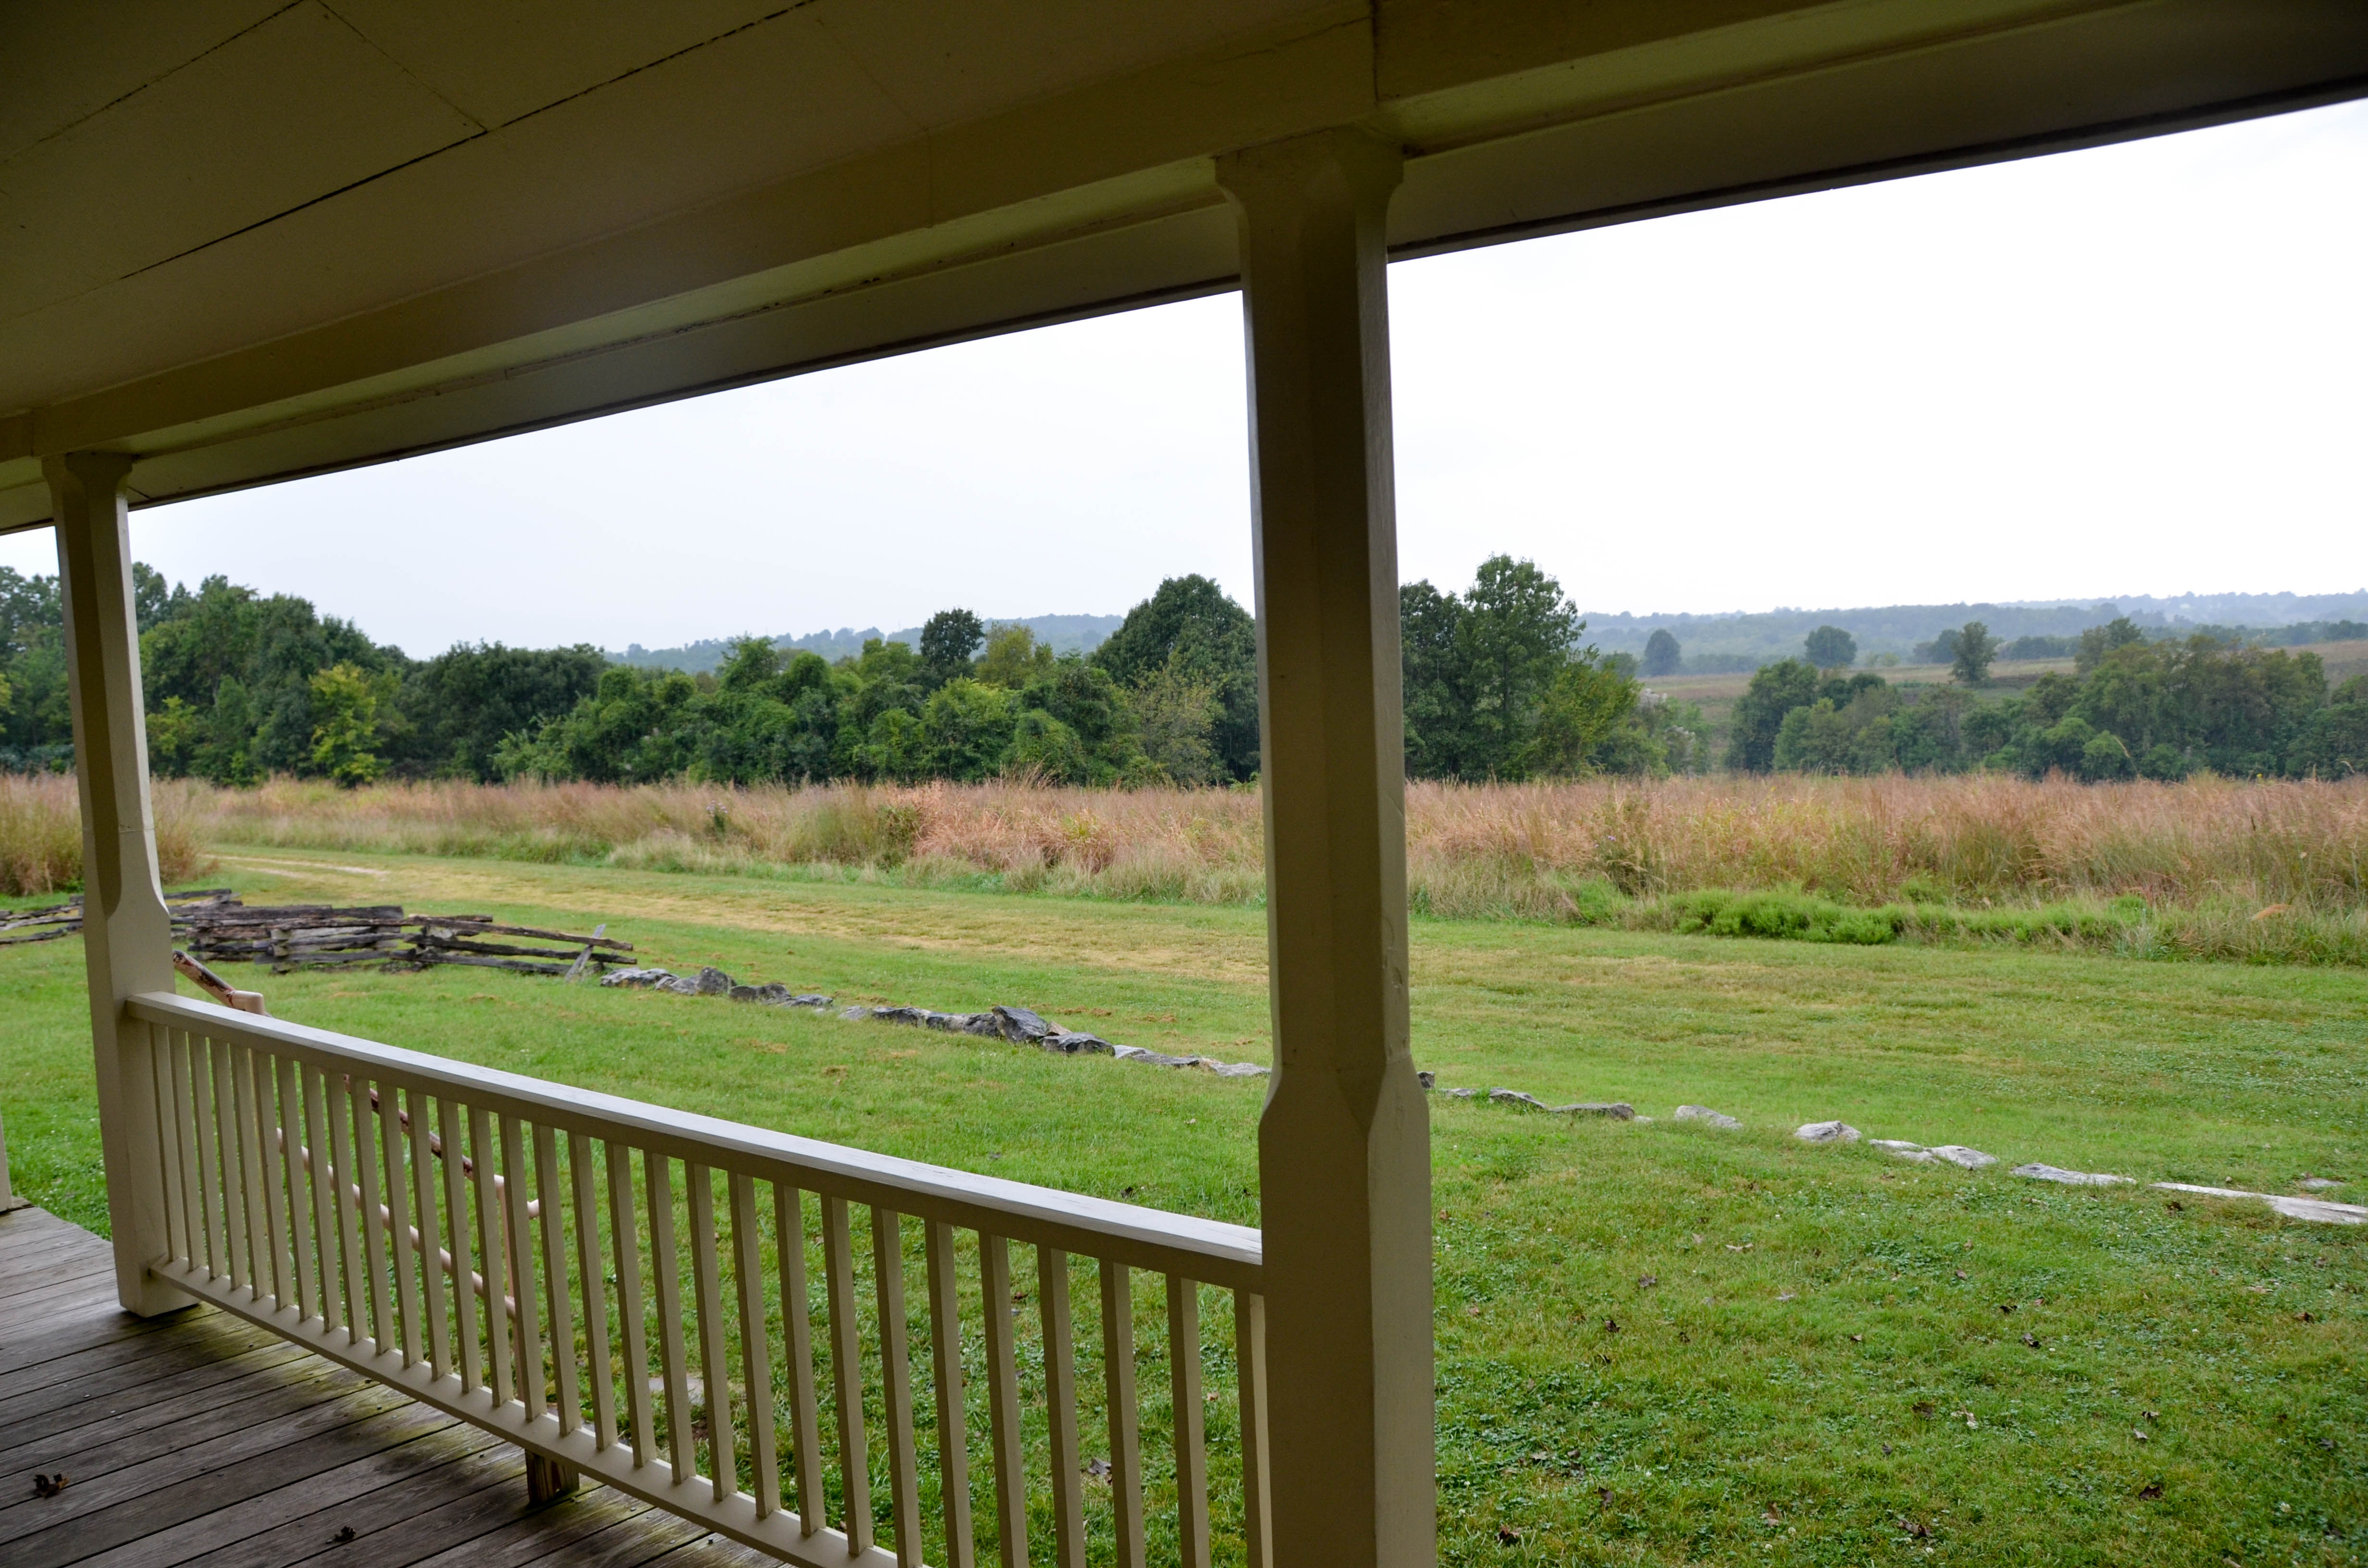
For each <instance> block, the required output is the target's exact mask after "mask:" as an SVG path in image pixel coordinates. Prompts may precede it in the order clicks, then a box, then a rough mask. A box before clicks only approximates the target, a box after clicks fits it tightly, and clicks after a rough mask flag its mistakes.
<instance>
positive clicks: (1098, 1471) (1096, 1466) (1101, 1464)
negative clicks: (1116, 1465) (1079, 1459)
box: [1085, 1459, 1110, 1481]
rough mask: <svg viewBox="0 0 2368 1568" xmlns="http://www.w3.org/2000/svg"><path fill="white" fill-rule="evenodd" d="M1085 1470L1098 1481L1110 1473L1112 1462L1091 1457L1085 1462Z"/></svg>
mask: <svg viewBox="0 0 2368 1568" xmlns="http://www.w3.org/2000/svg"><path fill="white" fill-rule="evenodd" d="M1085 1471H1086V1473H1087V1475H1090V1476H1092V1477H1093V1478H1094V1479H1095V1480H1096V1481H1099V1480H1101V1479H1103V1478H1104V1477H1105V1476H1107V1475H1109V1474H1110V1460H1106V1459H1089V1460H1087V1461H1086V1463H1085Z"/></svg>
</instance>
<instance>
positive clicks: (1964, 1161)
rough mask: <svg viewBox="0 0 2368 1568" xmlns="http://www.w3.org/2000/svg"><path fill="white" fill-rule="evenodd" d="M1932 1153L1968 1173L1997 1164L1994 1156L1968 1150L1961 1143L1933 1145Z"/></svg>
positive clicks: (1976, 1150) (1977, 1150) (1975, 1150)
mask: <svg viewBox="0 0 2368 1568" xmlns="http://www.w3.org/2000/svg"><path fill="white" fill-rule="evenodd" d="M1932 1153H1935V1154H1937V1155H1939V1156H1940V1157H1941V1159H1944V1160H1946V1161H1948V1162H1949V1163H1950V1164H1951V1165H1956V1166H1959V1167H1961V1168H1963V1169H1965V1170H1969V1171H1978V1170H1981V1169H1983V1168H1985V1167H1987V1166H1989V1165H1997V1164H1998V1156H1997V1155H1996V1154H1985V1153H1982V1152H1981V1151H1980V1150H1979V1149H1968V1148H1966V1147H1965V1146H1964V1144H1963V1143H1935V1144H1933V1145H1932Z"/></svg>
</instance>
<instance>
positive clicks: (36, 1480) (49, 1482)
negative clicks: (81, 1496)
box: [33, 1471, 66, 1497]
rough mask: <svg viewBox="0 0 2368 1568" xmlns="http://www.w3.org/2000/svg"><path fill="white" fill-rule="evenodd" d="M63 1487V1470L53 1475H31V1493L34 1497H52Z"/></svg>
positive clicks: (64, 1479)
mask: <svg viewBox="0 0 2368 1568" xmlns="http://www.w3.org/2000/svg"><path fill="white" fill-rule="evenodd" d="M65 1489H66V1478H65V1472H64V1471H59V1472H58V1473H57V1474H55V1475H36V1476H34V1477H33V1495H34V1496H36V1497H54V1496H56V1495H57V1494H59V1493H61V1492H63V1491H64V1490H65Z"/></svg>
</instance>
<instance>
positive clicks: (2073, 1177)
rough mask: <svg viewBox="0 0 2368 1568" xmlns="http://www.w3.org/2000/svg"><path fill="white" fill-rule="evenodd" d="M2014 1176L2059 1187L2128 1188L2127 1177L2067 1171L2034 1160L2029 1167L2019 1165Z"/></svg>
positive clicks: (2015, 1168) (2100, 1172)
mask: <svg viewBox="0 0 2368 1568" xmlns="http://www.w3.org/2000/svg"><path fill="white" fill-rule="evenodd" d="M2014 1174H2015V1175H2016V1176H2028V1177H2029V1178H2030V1179H2031V1180H2032V1181H2052V1182H2055V1184H2056V1185H2058V1186H2059V1187H2127V1186H2128V1185H2130V1182H2131V1179H2132V1178H2130V1177H2128V1176H2108V1175H2106V1174H2105V1173H2104V1172H2102V1171H2067V1170H2066V1169H2065V1168H2064V1167H2063V1166H2061V1165H2041V1164H2040V1163H2039V1162H2038V1161H2036V1160H2034V1161H2032V1163H2031V1164H2029V1165H2017V1166H2015V1167H2014Z"/></svg>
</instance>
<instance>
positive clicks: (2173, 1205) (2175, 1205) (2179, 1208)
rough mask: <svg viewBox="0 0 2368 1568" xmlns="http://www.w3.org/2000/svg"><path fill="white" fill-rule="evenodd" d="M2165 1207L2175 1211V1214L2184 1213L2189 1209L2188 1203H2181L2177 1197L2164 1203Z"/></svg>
mask: <svg viewBox="0 0 2368 1568" xmlns="http://www.w3.org/2000/svg"><path fill="white" fill-rule="evenodd" d="M2163 1207H2164V1208H2165V1209H2168V1210H2170V1211H2171V1212H2172V1213H2174V1214H2180V1213H2184V1212H2185V1211H2186V1210H2187V1205H2186V1204H2184V1203H2181V1202H2180V1200H2179V1199H2176V1198H2174V1199H2171V1200H2170V1201H2169V1202H2168V1203H2166V1204H2164V1205H2163Z"/></svg>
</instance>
